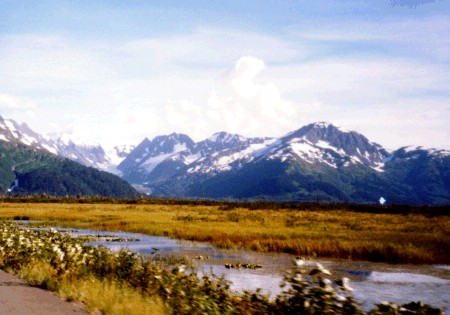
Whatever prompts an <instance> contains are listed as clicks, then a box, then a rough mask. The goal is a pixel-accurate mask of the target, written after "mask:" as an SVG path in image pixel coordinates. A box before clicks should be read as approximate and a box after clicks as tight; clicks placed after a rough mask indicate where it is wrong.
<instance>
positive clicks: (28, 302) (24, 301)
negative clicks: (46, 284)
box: [0, 270, 88, 315]
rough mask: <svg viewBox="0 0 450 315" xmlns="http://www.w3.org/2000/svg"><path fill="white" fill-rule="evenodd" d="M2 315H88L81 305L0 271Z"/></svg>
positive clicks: (0, 312) (0, 309)
mask: <svg viewBox="0 0 450 315" xmlns="http://www.w3.org/2000/svg"><path fill="white" fill-rule="evenodd" d="M0 314H1V315H28V314H33V315H41V314H42V315H67V314H74V315H78V314H88V313H87V312H86V310H85V309H84V308H83V306H82V305H80V304H75V303H70V302H67V301H64V300H62V299H60V298H59V297H57V296H56V295H55V294H54V293H52V292H49V291H46V290H43V289H39V288H35V287H31V286H29V285H28V284H27V283H26V282H25V281H23V280H21V279H19V278H17V277H16V276H14V275H11V274H9V273H6V272H4V271H3V270H0Z"/></svg>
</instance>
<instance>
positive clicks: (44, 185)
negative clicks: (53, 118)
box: [0, 141, 136, 198]
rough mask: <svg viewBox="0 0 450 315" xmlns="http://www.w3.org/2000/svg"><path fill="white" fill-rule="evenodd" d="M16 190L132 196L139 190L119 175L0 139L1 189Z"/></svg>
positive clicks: (30, 192)
mask: <svg viewBox="0 0 450 315" xmlns="http://www.w3.org/2000/svg"><path fill="white" fill-rule="evenodd" d="M15 179H18V187H16V188H14V190H13V191H12V192H11V193H12V194H19V195H23V194H42V193H45V194H48V195H56V196H65V195H83V196H107V197H116V198H125V197H127V198H130V197H134V196H135V195H136V191H135V190H134V189H133V188H132V187H131V186H130V185H129V184H128V183H126V182H125V181H124V180H122V179H120V178H119V177H117V176H115V175H112V174H109V173H106V172H102V171H99V170H96V169H93V168H89V167H85V166H82V165H80V164H78V163H76V162H73V161H70V160H68V159H65V158H61V157H57V156H55V155H52V154H50V153H48V152H45V151H41V150H37V149H34V148H32V147H29V146H25V145H21V144H14V143H13V144H12V143H9V142H4V141H0V189H1V193H7V191H8V189H9V188H10V187H11V185H12V184H13V183H14V181H15Z"/></svg>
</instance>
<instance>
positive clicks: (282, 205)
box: [0, 193, 450, 216]
mask: <svg viewBox="0 0 450 315" xmlns="http://www.w3.org/2000/svg"><path fill="white" fill-rule="evenodd" d="M0 202H2V203H3V202H6V203H79V204H134V205H185V206H194V207H195V206H217V207H219V209H221V210H225V211H226V210H235V209H238V208H244V209H249V210H282V209H283V210H293V211H332V210H333V211H335V210H342V211H353V212H363V213H391V214H411V213H414V214H423V215H427V216H438V215H445V216H448V215H450V205H440V206H417V205H406V204H390V205H379V204H353V203H333V202H277V201H268V200H255V201H239V200H214V199H186V198H184V199H181V198H158V197H145V196H139V197H136V198H111V197H102V196H97V197H91V196H82V195H75V196H65V197H60V196H50V195H47V194H45V193H44V194H41V195H37V194H34V195H27V196H24V195H16V196H7V195H5V196H0Z"/></svg>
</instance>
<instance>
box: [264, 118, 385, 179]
mask: <svg viewBox="0 0 450 315" xmlns="http://www.w3.org/2000/svg"><path fill="white" fill-rule="evenodd" d="M256 155H257V156H260V157H262V158H267V159H279V160H281V161H286V160H288V159H300V160H303V161H305V162H307V163H310V164H316V165H317V164H325V165H328V166H330V167H332V168H338V167H346V166H349V165H351V164H363V165H367V166H369V167H371V168H373V169H375V170H377V171H382V167H383V165H384V161H385V159H386V158H387V157H388V156H389V152H388V151H386V150H385V149H383V148H382V147H381V146H380V145H379V144H376V143H372V142H370V141H369V140H368V139H367V138H366V137H364V136H363V135H361V134H358V133H356V132H354V131H346V130H342V129H340V128H338V127H335V126H333V125H332V124H329V123H325V122H319V123H314V124H310V125H307V126H305V127H303V128H301V129H299V130H297V131H294V132H291V133H289V134H287V135H286V136H284V137H281V138H280V139H278V140H277V141H275V142H274V143H273V144H272V145H270V146H268V147H267V148H265V149H264V150H262V151H260V152H258V153H257V154H256Z"/></svg>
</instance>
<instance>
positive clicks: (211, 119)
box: [166, 57, 317, 138]
mask: <svg viewBox="0 0 450 315" xmlns="http://www.w3.org/2000/svg"><path fill="white" fill-rule="evenodd" d="M265 68H266V65H265V63H264V61H263V60H261V59H257V58H254V57H241V58H240V59H239V60H237V62H236V63H235V65H234V67H233V68H232V69H230V70H228V71H227V72H225V73H224V74H223V76H222V77H221V79H220V80H218V84H217V85H216V86H215V88H214V89H213V91H212V92H211V93H210V94H209V97H208V99H207V100H206V102H205V104H203V105H201V104H193V103H191V102H187V101H180V102H177V103H176V102H172V103H170V104H167V105H166V119H167V122H168V124H169V125H171V126H173V128H176V129H178V130H182V131H183V132H186V133H188V134H190V135H192V136H193V137H196V138H202V137H206V136H209V135H210V134H209V133H211V131H213V132H214V131H220V130H224V131H227V132H232V133H240V134H242V135H245V136H264V135H270V136H275V135H281V134H283V133H285V132H288V131H290V130H292V129H293V128H298V127H300V126H301V123H302V111H301V110H300V109H301V108H304V107H305V106H297V105H296V104H295V103H294V102H292V101H291V100H289V99H286V98H285V97H283V96H282V95H281V93H280V91H279V89H278V88H277V86H276V85H275V84H274V83H272V82H261V81H260V80H258V78H259V76H260V74H261V72H262V71H263V70H264V69H265ZM315 106H317V104H316V105H312V106H311V107H312V108H314V107H315ZM206 133H208V134H206Z"/></svg>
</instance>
